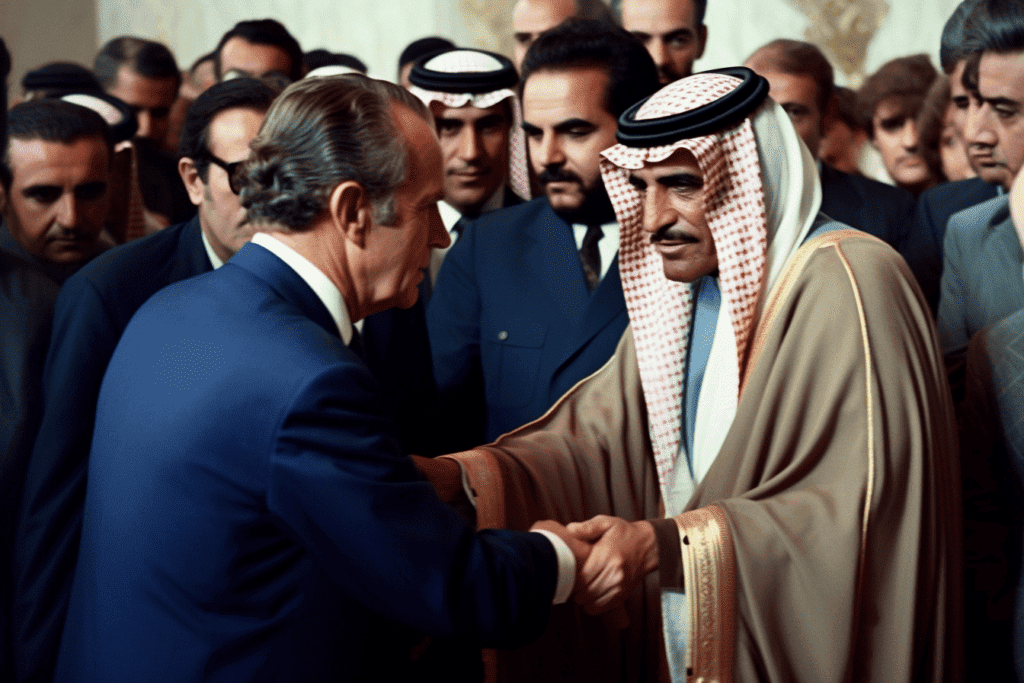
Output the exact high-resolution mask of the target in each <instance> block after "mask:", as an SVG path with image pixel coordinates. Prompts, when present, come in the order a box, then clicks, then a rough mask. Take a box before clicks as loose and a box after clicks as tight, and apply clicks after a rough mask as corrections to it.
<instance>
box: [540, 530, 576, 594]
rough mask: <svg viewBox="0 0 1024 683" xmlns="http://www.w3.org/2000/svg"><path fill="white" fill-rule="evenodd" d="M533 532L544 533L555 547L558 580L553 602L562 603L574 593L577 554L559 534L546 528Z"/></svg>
mask: <svg viewBox="0 0 1024 683" xmlns="http://www.w3.org/2000/svg"><path fill="white" fill-rule="evenodd" d="M532 533H535V534H543V535H544V537H545V538H547V539H548V540H549V541H551V545H552V546H554V548H555V555H556V556H557V557H558V582H557V583H556V584H555V597H554V599H553V600H552V601H551V604H552V605H561V604H562V603H563V602H566V601H567V600H568V599H569V596H570V595H572V587H573V584H574V583H576V556H575V555H573V554H572V550H570V549H569V545H568V544H567V543H566V542H565V541H563V540H562V539H560V538H559V537H558V535H557V534H553V533H551V532H550V531H547V530H545V529H534V530H533V532H532Z"/></svg>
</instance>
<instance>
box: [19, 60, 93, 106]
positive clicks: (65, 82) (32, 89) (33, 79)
mask: <svg viewBox="0 0 1024 683" xmlns="http://www.w3.org/2000/svg"><path fill="white" fill-rule="evenodd" d="M21 90H22V96H21V101H23V102H27V101H29V100H38V99H40V98H43V97H61V96H62V95H70V94H72V93H94V94H95V93H101V92H103V86H101V85H100V82H99V79H97V78H96V75H95V74H94V73H93V72H92V71H90V70H89V69H87V68H85V67H84V66H82V65H81V64H73V63H71V62H53V63H52V64H46V65H44V66H41V67H39V68H38V69H33V70H32V71H28V72H26V73H25V75H24V76H23V77H22V79H21Z"/></svg>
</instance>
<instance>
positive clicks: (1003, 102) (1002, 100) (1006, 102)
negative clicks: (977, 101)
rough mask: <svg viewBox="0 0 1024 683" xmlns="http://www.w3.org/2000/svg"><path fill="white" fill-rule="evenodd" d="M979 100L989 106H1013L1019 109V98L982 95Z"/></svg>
mask: <svg viewBox="0 0 1024 683" xmlns="http://www.w3.org/2000/svg"><path fill="white" fill-rule="evenodd" d="M981 101H982V102H984V103H985V104H987V105H989V106H991V107H1013V108H1015V109H1020V106H1021V103H1020V100H1013V99H1010V98H1009V97H982V98H981Z"/></svg>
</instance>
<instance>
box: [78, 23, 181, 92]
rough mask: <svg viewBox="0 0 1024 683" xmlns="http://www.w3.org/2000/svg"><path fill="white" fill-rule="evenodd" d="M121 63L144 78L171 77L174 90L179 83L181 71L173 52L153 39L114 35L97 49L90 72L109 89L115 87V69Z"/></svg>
mask: <svg viewBox="0 0 1024 683" xmlns="http://www.w3.org/2000/svg"><path fill="white" fill-rule="evenodd" d="M122 66H126V67H128V68H129V69H130V70H132V71H134V72H135V73H137V74H139V75H140V76H145V77H146V78H171V79H174V83H175V85H174V88H175V90H177V88H178V86H180V85H181V72H180V71H178V64H177V63H176V62H175V61H174V55H173V54H171V51H170V50H168V49H167V47H166V46H164V45H161V44H160V43H157V42H155V41H152V40H145V39H144V38H135V37H133V36H121V37H120V38H114V39H113V40H111V41H109V42H108V43H107V44H106V45H104V46H103V47H102V48H100V51H99V54H97V55H96V61H95V62H93V66H92V71H93V73H94V74H96V78H98V79H99V81H100V85H102V86H103V87H104V88H106V89H107V90H110V89H111V88H114V87H116V86H117V72H118V70H119V69H120V68H121V67H122Z"/></svg>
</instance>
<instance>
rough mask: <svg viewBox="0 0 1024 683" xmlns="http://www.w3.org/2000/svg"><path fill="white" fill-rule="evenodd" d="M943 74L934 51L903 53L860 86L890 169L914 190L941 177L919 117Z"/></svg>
mask: <svg viewBox="0 0 1024 683" xmlns="http://www.w3.org/2000/svg"><path fill="white" fill-rule="evenodd" d="M937 76H938V73H937V72H936V71H935V67H934V66H932V63H931V61H930V60H929V58H928V55H923V54H922V55H912V56H910V57H900V58H898V59H893V60H892V61H889V62H886V63H885V64H883V65H882V67H881V68H880V69H879V70H878V71H876V72H875V73H873V74H871V75H870V76H869V77H868V78H867V80H866V81H865V82H864V85H863V86H861V88H860V90H859V91H858V92H857V98H858V100H859V101H860V105H861V108H862V111H863V114H864V117H865V119H867V120H869V127H868V131H869V133H870V135H871V142H872V144H874V146H875V148H876V149H877V150H878V153H879V154H881V155H882V163H884V164H885V170H886V171H887V172H888V173H889V177H891V178H892V180H893V182H894V183H895V184H896V186H897V187H902V188H903V189H905V190H909V191H910V192H913V193H914V194H921V192H923V191H925V190H927V189H928V188H929V187H931V186H932V185H935V184H936V183H938V182H939V178H938V177H937V176H936V175H935V174H934V173H932V169H930V168H929V166H928V163H927V162H926V161H925V158H924V155H923V154H922V153H921V144H920V141H919V139H918V135H917V123H916V120H917V114H918V112H919V111H920V110H921V105H922V104H924V98H925V95H927V94H928V88H930V87H931V85H932V82H933V81H934V80H935V78H936V77H937Z"/></svg>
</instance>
